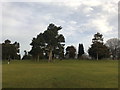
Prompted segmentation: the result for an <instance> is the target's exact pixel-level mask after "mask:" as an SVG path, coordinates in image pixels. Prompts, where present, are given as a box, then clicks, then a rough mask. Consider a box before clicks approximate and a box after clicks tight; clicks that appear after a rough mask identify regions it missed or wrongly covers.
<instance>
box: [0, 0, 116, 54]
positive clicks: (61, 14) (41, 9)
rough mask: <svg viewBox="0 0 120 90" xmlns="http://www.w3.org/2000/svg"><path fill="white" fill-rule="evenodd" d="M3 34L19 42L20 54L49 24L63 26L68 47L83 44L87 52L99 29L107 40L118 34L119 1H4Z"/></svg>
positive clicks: (5, 37) (12, 40)
mask: <svg viewBox="0 0 120 90" xmlns="http://www.w3.org/2000/svg"><path fill="white" fill-rule="evenodd" d="M1 4H2V5H0V7H2V9H1V10H0V11H2V16H1V17H0V19H1V20H2V22H0V25H2V31H1V33H2V35H1V33H0V41H1V43H2V42H4V41H5V40H6V39H9V40H11V42H12V43H14V42H15V41H17V42H19V43H20V53H21V54H22V55H23V54H24V50H27V51H30V49H31V46H30V43H31V42H32V39H33V37H36V36H37V35H38V34H39V33H41V32H44V30H46V29H47V26H48V25H49V24H50V23H54V24H55V25H56V26H62V30H61V31H60V32H59V33H60V34H63V35H64V36H65V47H67V46H71V45H73V46H75V47H76V49H78V45H79V43H82V44H83V45H84V49H85V52H86V53H87V50H88V48H89V47H90V45H91V44H92V38H93V36H94V34H96V33H97V32H99V33H101V34H103V38H104V42H106V41H107V40H108V39H110V38H117V37H118V0H44V1H43V0H34V1H33V0H29V2H28V0H21V1H19V2H18V1H16V0H3V1H2V3H1Z"/></svg>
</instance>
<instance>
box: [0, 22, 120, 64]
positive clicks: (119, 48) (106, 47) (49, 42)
mask: <svg viewBox="0 0 120 90" xmlns="http://www.w3.org/2000/svg"><path fill="white" fill-rule="evenodd" d="M61 29H62V27H61V26H56V25H54V24H52V23H51V24H49V25H48V27H47V29H46V30H45V31H44V32H43V33H40V34H38V35H37V36H36V37H34V38H33V39H32V42H31V43H30V45H31V46H32V48H31V50H30V51H28V52H27V51H26V50H25V51H24V53H25V54H24V56H23V58H22V59H23V60H25V59H34V60H37V61H39V60H40V59H48V61H49V62H51V61H52V60H53V59H56V58H57V59H60V60H62V59H64V58H66V59H75V58H76V59H83V58H85V56H86V54H85V52H84V46H83V44H79V46H78V54H77V50H76V48H75V47H74V46H73V45H71V46H68V47H67V48H66V49H65V50H66V52H64V46H65V38H64V36H63V35H62V34H59V31H60V30H61ZM103 41H104V40H103V35H102V34H100V33H96V34H94V37H93V39H92V44H91V46H90V47H89V49H88V54H89V56H90V57H91V58H92V59H96V60H99V59H103V58H110V57H111V58H112V59H120V40H119V39H117V38H113V39H109V40H108V41H107V42H106V43H105V44H104V42H103ZM1 45H2V59H9V58H11V59H20V54H19V51H20V49H19V48H20V44H19V43H18V42H15V43H11V41H10V40H5V42H4V43H2V44H1Z"/></svg>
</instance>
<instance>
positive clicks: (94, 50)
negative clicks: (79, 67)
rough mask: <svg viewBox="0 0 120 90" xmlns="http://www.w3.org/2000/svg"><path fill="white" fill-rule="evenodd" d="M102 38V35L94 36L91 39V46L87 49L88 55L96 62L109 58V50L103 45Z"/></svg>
mask: <svg viewBox="0 0 120 90" xmlns="http://www.w3.org/2000/svg"><path fill="white" fill-rule="evenodd" d="M102 36H103V35H102V34H100V33H97V34H95V35H94V38H93V39H92V43H93V44H92V45H91V47H90V48H89V49H88V53H89V55H90V56H91V57H92V58H95V59H97V60H98V59H102V58H108V57H109V49H108V48H107V46H106V45H104V44H103V38H102Z"/></svg>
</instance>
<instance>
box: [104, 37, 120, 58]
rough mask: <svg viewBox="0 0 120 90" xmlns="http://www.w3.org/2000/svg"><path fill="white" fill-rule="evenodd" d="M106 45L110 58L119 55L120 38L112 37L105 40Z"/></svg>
mask: <svg viewBox="0 0 120 90" xmlns="http://www.w3.org/2000/svg"><path fill="white" fill-rule="evenodd" d="M106 46H107V47H108V48H109V50H110V53H111V56H112V59H118V58H119V56H120V54H119V53H120V40H119V39H117V38H112V39H109V40H107V41H106Z"/></svg>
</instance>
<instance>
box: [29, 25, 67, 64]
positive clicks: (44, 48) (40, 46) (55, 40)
mask: <svg viewBox="0 0 120 90" xmlns="http://www.w3.org/2000/svg"><path fill="white" fill-rule="evenodd" d="M61 29H62V27H61V26H59V27H57V26H55V25H54V24H49V26H48V27H47V30H45V31H44V33H40V34H39V35H37V38H33V40H32V43H31V44H30V45H31V46H32V49H31V51H30V52H29V53H30V54H31V55H33V56H35V57H36V55H37V57H38V59H39V56H40V55H41V56H44V54H45V55H48V58H49V59H48V61H49V62H50V61H52V58H53V52H55V51H56V50H59V53H62V52H63V50H64V49H63V48H64V44H63V43H64V42H65V38H64V36H63V35H62V34H58V31H59V30H61Z"/></svg>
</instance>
